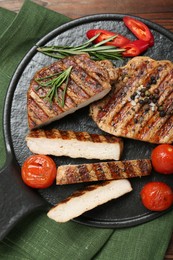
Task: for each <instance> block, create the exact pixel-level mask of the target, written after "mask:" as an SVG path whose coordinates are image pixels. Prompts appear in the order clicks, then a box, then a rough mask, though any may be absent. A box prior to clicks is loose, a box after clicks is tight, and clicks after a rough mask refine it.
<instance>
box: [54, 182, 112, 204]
mask: <svg viewBox="0 0 173 260" xmlns="http://www.w3.org/2000/svg"><path fill="white" fill-rule="evenodd" d="M109 183H110V181H104V182H101V183H99V186H102V187H103V186H106V185H108V184H109ZM97 188H98V185H89V186H86V187H85V188H84V189H83V190H77V191H75V192H74V193H73V194H72V195H71V196H69V197H67V198H66V199H63V200H62V201H61V202H60V203H61V204H66V203H67V202H68V201H69V200H71V199H72V198H76V197H80V196H81V195H84V194H85V193H87V192H88V191H93V190H97ZM55 207H56V206H54V207H52V208H55Z"/></svg>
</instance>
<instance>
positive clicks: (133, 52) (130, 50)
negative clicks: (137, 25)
mask: <svg viewBox="0 0 173 260" xmlns="http://www.w3.org/2000/svg"><path fill="white" fill-rule="evenodd" d="M148 47H149V44H148V42H146V41H142V40H135V41H133V42H130V43H127V44H125V45H123V46H122V48H123V49H126V50H125V51H124V52H123V56H124V57H135V56H138V55H140V54H141V53H143V52H144V51H146V50H147V49H148Z"/></svg>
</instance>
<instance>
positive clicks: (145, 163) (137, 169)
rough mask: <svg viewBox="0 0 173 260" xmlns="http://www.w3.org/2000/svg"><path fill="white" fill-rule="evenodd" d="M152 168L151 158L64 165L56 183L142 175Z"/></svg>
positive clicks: (59, 170) (58, 171) (145, 174)
mask: <svg viewBox="0 0 173 260" xmlns="http://www.w3.org/2000/svg"><path fill="white" fill-rule="evenodd" d="M151 169H152V166H151V162H150V160H149V159H143V160H127V161H116V162H115V161H111V162H101V163H90V164H81V165H64V166H59V167H58V169H57V179H56V183H57V184H60V185H63V184H72V183H79V182H92V181H102V180H118V179H126V178H135V177H142V176H147V175H149V174H150V173H151ZM69 176H70V178H69Z"/></svg>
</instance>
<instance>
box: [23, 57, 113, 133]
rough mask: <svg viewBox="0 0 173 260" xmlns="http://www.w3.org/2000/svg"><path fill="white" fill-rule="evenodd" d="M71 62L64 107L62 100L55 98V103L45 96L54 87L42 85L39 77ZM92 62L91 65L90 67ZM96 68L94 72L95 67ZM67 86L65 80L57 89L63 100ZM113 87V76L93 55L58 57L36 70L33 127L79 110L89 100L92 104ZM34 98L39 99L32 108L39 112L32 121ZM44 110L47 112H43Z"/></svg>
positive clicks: (32, 87)
mask: <svg viewBox="0 0 173 260" xmlns="http://www.w3.org/2000/svg"><path fill="white" fill-rule="evenodd" d="M79 56H80V57H79ZM70 65H72V71H71V74H70V77H69V83H68V88H67V91H66V95H65V104H64V106H63V107H62V106H61V104H58V102H57V101H56V100H55V99H54V100H53V102H52V103H50V102H48V101H46V100H45V98H44V97H45V96H46V94H47V93H48V91H49V90H50V88H49V87H48V88H45V87H42V86H40V85H39V84H38V83H37V82H36V81H35V79H36V78H44V77H46V76H50V75H53V74H55V73H59V72H62V71H64V70H65V69H67V68H68V67H69V66H70ZM89 65H90V67H87V66H89ZM94 67H95V68H94ZM92 69H93V71H94V72H92V71H91V70H92ZM47 80H48V79H44V80H43V81H45V82H46V81H47ZM38 87H39V88H38ZM64 87H65V84H62V86H60V87H59V88H58V90H57V93H58V98H59V100H62V93H63V90H64ZM110 88H111V86H110V78H109V76H108V74H107V73H106V72H105V71H104V69H103V68H102V66H100V65H99V64H97V63H96V62H95V61H92V60H90V57H89V55H78V56H73V57H68V58H65V59H63V60H58V61H57V62H55V63H53V64H51V65H49V66H47V67H45V68H43V69H41V70H40V71H38V72H36V74H35V76H34V78H33V80H32V81H31V84H30V87H29V90H28V101H27V106H28V121H29V127H30V128H31V129H32V128H34V127H37V126H40V125H43V124H45V123H49V122H51V121H54V120H57V119H60V118H62V117H63V116H65V115H67V114H69V113H72V112H74V111H76V110H77V109H79V108H80V107H83V106H85V103H86V105H88V104H89V103H91V101H92V100H93V101H94V100H97V99H99V98H101V97H102V96H104V95H106V94H107V93H108V92H109V90H110ZM99 94H100V95H99ZM31 98H32V99H33V100H34V101H35V104H34V106H33V109H32V110H33V111H34V113H35V115H34V118H33V121H34V122H32V116H33V113H30V112H31V108H30V105H32V104H31V102H30V99H31ZM37 103H38V104H37ZM41 110H43V111H44V112H41ZM37 112H39V113H40V114H39V115H38V116H36V115H37V114H38V113H37ZM29 113H30V114H29ZM42 117H43V118H42ZM37 118H38V120H37ZM40 121H41V123H40Z"/></svg>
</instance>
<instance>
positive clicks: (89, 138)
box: [26, 129, 123, 160]
mask: <svg viewBox="0 0 173 260" xmlns="http://www.w3.org/2000/svg"><path fill="white" fill-rule="evenodd" d="M26 141H27V146H28V148H29V149H30V151H31V152H33V153H37V154H49V155H55V156H69V157H72V158H86V159H100V160H119V158H120V156H121V153H122V150H123V141H122V139H120V138H117V137H115V136H112V135H99V134H89V133H88V132H74V131H62V130H58V129H52V130H43V129H37V130H32V131H31V132H30V133H29V134H28V135H27V137H26Z"/></svg>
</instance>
